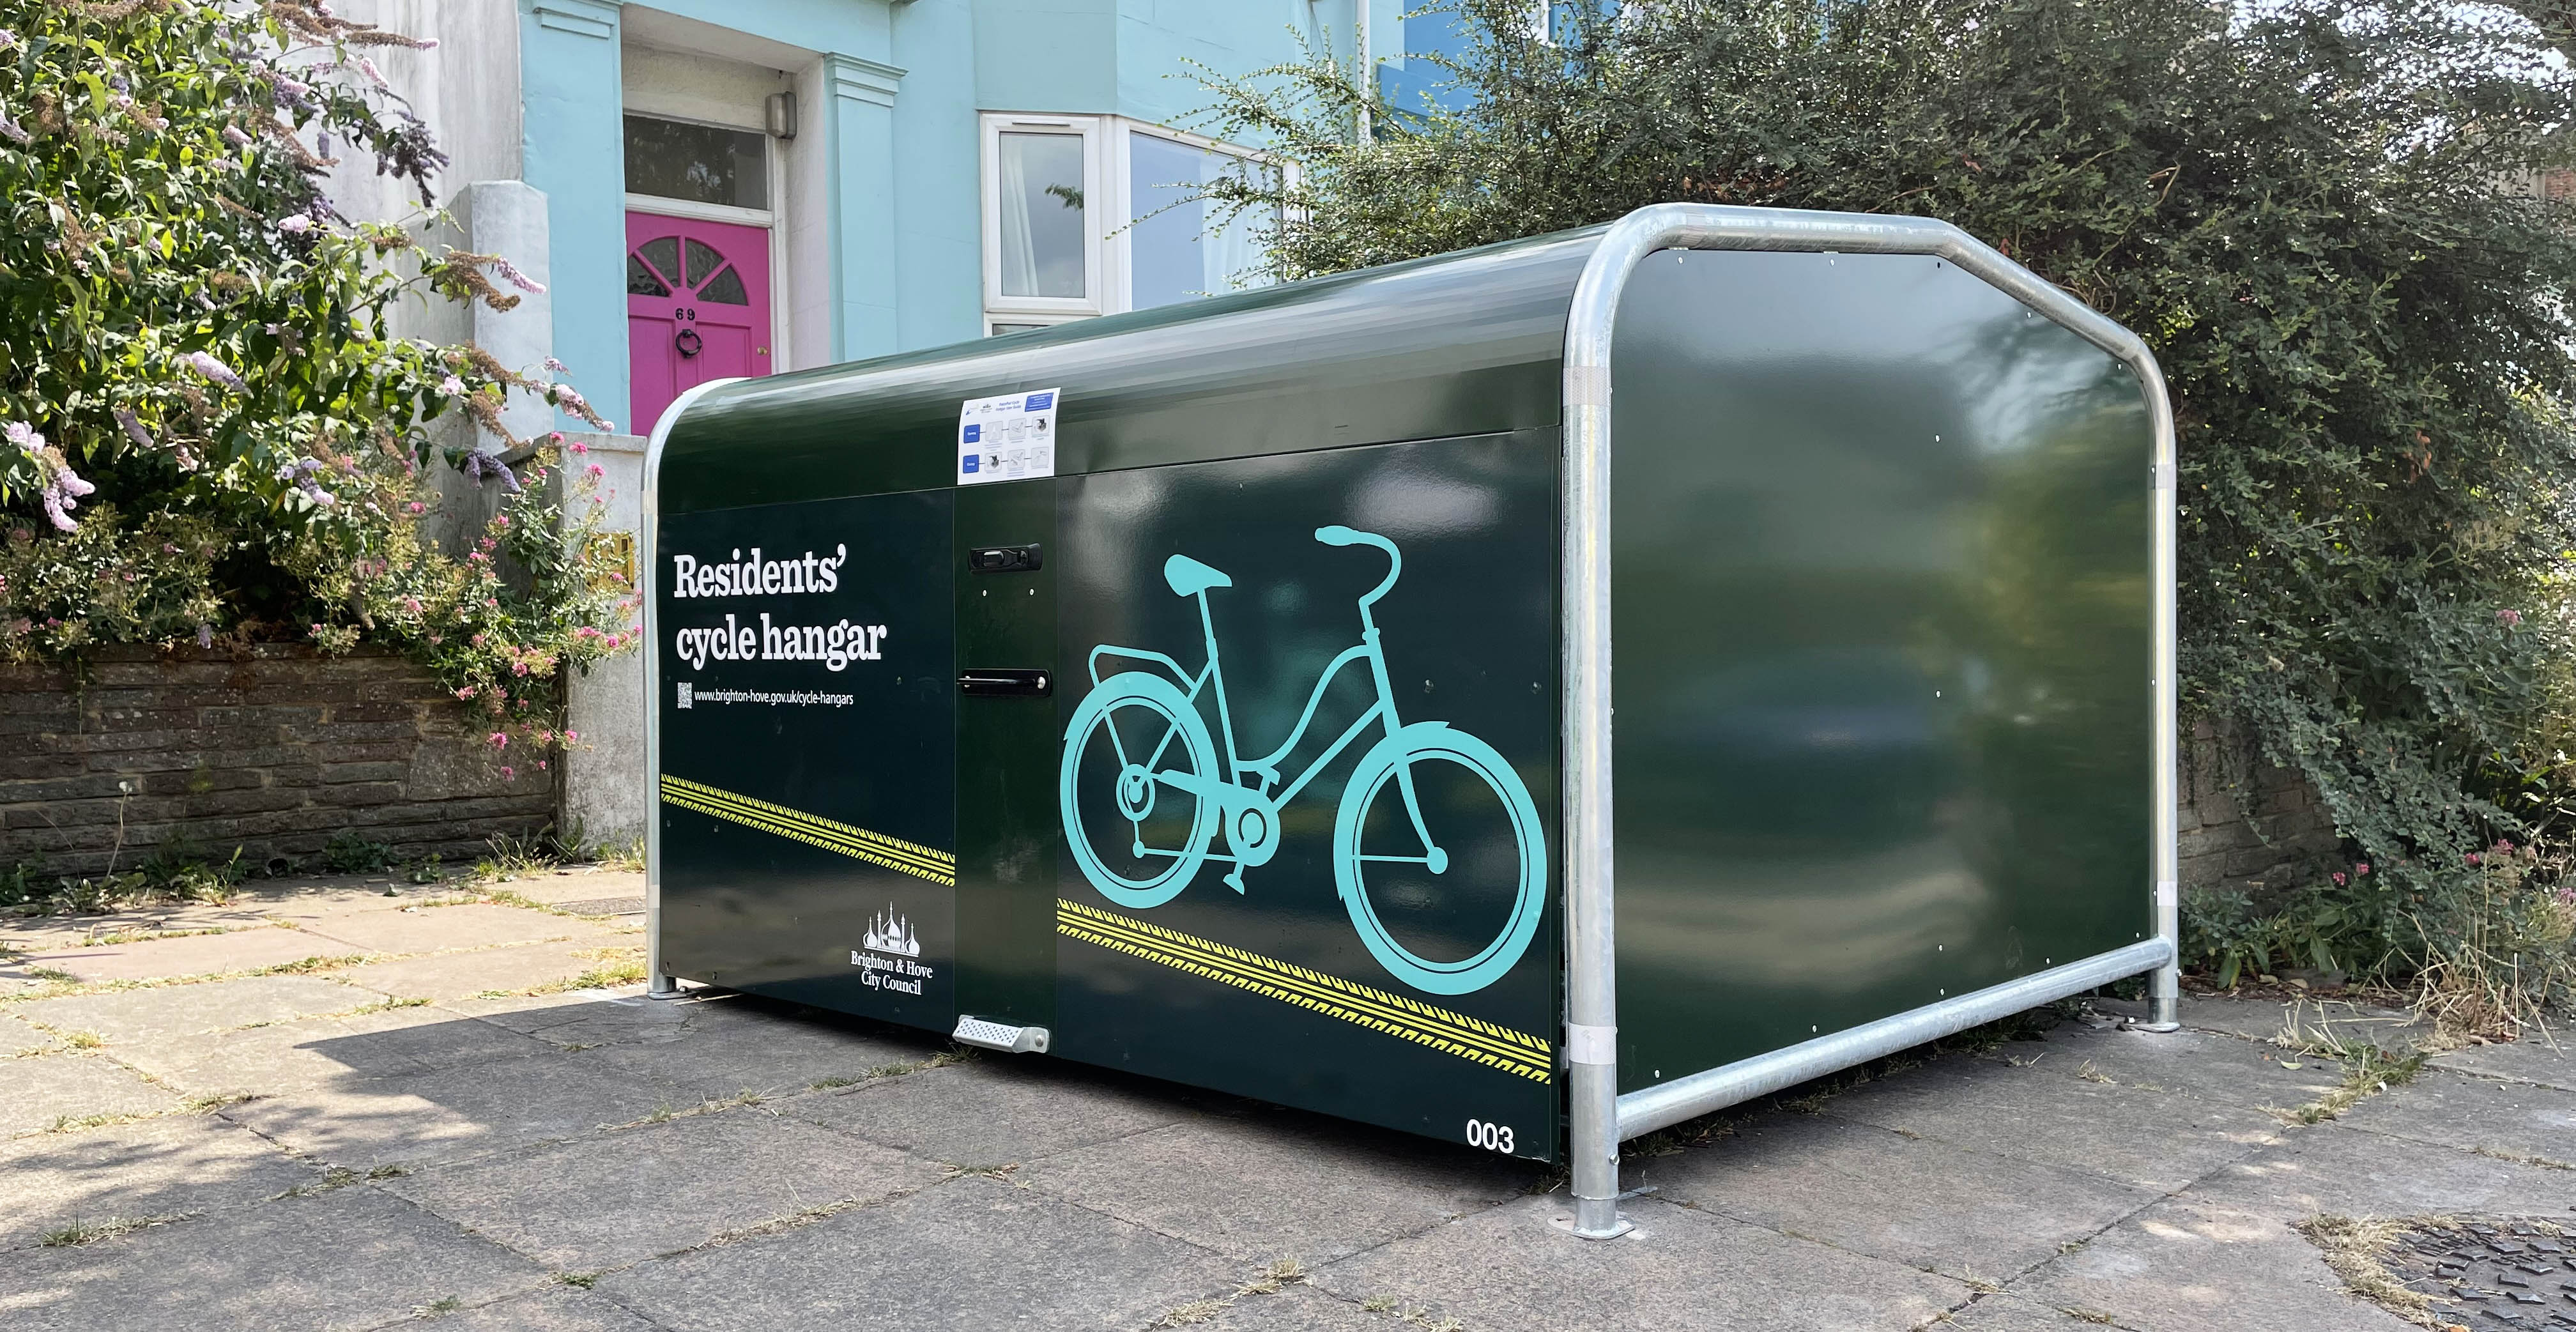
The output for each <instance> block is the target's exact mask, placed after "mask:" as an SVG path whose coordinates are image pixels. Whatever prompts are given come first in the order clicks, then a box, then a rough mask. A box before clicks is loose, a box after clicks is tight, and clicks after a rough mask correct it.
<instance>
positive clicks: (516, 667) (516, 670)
mask: <svg viewBox="0 0 2576 1332" xmlns="http://www.w3.org/2000/svg"><path fill="white" fill-rule="evenodd" d="M527 673H528V663H526V662H524V661H514V662H511V663H510V674H512V675H525V674H527Z"/></svg>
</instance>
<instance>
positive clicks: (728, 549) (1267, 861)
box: [643, 204, 2175, 1237]
mask: <svg viewBox="0 0 2576 1332" xmlns="http://www.w3.org/2000/svg"><path fill="white" fill-rule="evenodd" d="M1614 348H1615V354H1614ZM1614 404H1615V412H1614ZM1614 423H1615V426H1614ZM1614 458H1615V463H1616V466H1615V468H1614V466H1613V462H1614ZM646 485H647V492H648V493H647V497H646V501H645V510H646V513H647V515H648V516H647V522H646V533H645V542H644V560H643V565H644V567H645V569H646V570H648V574H647V577H648V580H649V586H648V593H649V595H648V596H647V598H646V614H647V618H648V625H647V630H648V641H649V642H650V643H652V644H653V645H654V646H653V650H652V656H651V661H650V665H649V667H648V673H649V679H650V684H649V688H650V690H651V694H650V696H649V697H650V699H651V706H650V707H649V708H648V710H647V713H648V732H649V736H650V741H649V746H648V748H649V751H650V757H651V764H652V777H651V780H652V781H653V782H654V784H655V786H656V787H657V788H658V791H659V805H658V814H657V817H656V818H655V819H654V820H653V821H652V824H651V835H650V839H649V863H650V875H649V888H648V899H647V900H648V910H649V925H650V931H651V959H650V969H651V977H652V979H651V991H652V993H653V994H655V995H657V996H662V997H669V996H673V995H676V994H679V993H681V992H682V985H681V982H682V981H683V980H686V981H691V982H696V983H699V984H703V985H710V986H717V987H723V988H727V989H734V990H740V991H746V992H751V993H756V994H762V995H769V996H775V997H778V998H782V999H787V1000H793V1001H797V1002H801V1003H805V1004H810V1005H813V1006H816V1007H819V1008H824V1009H829V1010H834V1011H838V1012H844V1013H851V1014H858V1015H864V1016H867V1017H871V1018H876V1019H881V1020H884V1021H888V1022H894V1023H901V1024H907V1025H911V1026H916V1027H922V1028H928V1029H931V1030H935V1031H940V1032H945V1033H950V1034H952V1035H953V1036H954V1037H955V1038H956V1039H957V1040H958V1041H960V1042H963V1043H967V1044H973V1045H978V1046H985V1047H989V1048H993V1049H998V1050H1008V1051H1015V1052H1020V1053H1026V1054H1041V1055H1049V1056H1053V1057H1055V1058H1061V1059H1071V1060H1076V1061H1080V1062H1083V1063H1088V1064H1095V1065H1101V1066H1106V1067H1110V1068H1118V1069H1125V1070H1129V1071H1132V1072H1135V1073H1139V1074H1145V1075H1150V1076H1152V1077H1156V1078H1162V1079H1168V1080H1171V1081H1174V1082H1179V1083H1185V1084H1191V1085H1195V1086H1200V1087H1206V1088H1212V1089H1217V1090H1222V1091H1226V1092H1232V1093H1237V1094H1241V1095H1246V1096H1251V1097H1255V1098H1259V1099H1263V1100H1268V1101H1272V1102H1277V1103H1280V1104H1285V1105H1291V1106H1298V1107H1303V1108H1306V1109H1310V1110H1315V1111H1319V1112H1323V1113H1326V1114H1331V1115H1336V1116H1341V1117H1345V1118H1348V1119H1352V1120H1358V1121H1365V1122H1368V1123H1372V1124H1378V1125H1385V1126H1389V1127H1393V1128H1397V1129H1402V1130H1407V1131H1411V1132H1415V1133H1420V1134H1424V1135H1428V1136H1431V1137H1437V1138H1443V1139H1447V1140H1450V1141H1452V1142H1459V1143H1465V1144H1469V1145H1471V1146H1473V1147H1475V1148H1479V1149H1483V1150H1489V1151H1497V1152H1505V1153H1509V1154H1512V1155H1516V1156H1520V1157H1525V1158H1529V1159H1533V1160H1539V1161H1556V1162H1565V1163H1568V1164H1569V1165H1570V1167H1571V1176H1572V1189H1573V1194H1574V1206H1573V1207H1572V1208H1571V1209H1570V1212H1571V1215H1570V1216H1569V1217H1568V1218H1567V1223H1568V1224H1569V1225H1570V1226H1571V1227H1572V1228H1573V1229H1574V1230H1575V1231H1576V1232H1577V1233H1579V1234H1584V1235H1588V1236H1594V1237H1606V1236H1609V1235H1613V1234H1616V1233H1619V1232H1620V1231H1621V1230H1622V1229H1623V1228H1624V1223H1623V1222H1622V1221H1621V1219H1620V1218H1619V1215H1618V1212H1617V1206H1616V1195H1617V1192H1618V1173H1617V1158H1618V1151H1619V1144H1620V1142H1621V1141H1623V1140H1624V1139H1626V1138H1630V1137H1634V1136H1636V1135H1638V1134H1641V1133H1646V1132H1650V1131H1652V1130H1654V1129H1657V1128H1661V1127H1664V1126H1666V1125H1670V1124H1673V1123H1676V1122H1679V1121H1681V1120H1684V1119H1687V1118H1690V1117H1692V1116H1695V1115H1699V1114H1703V1113H1706V1112H1708V1111H1711V1110H1716V1109H1720V1108H1723V1107H1725V1106H1728V1105H1731V1104H1735V1103H1737V1102H1740V1101H1743V1100H1746V1099H1749V1098H1751V1097H1755V1096H1759V1095H1762V1094H1765V1093H1767V1092H1770V1091H1774V1090H1778V1089H1780V1088H1783V1087H1787V1086H1790V1085H1794V1084H1795V1083H1798V1082H1800V1081H1803V1080H1805V1079H1808V1078H1812V1077H1816V1076H1819V1075H1821V1074H1824V1073H1828V1072H1831V1071H1833V1070H1836V1069H1840V1068H1845V1067H1849V1066H1851V1065H1853V1064H1857V1063H1860V1062H1862V1061H1864V1060H1867V1059H1871V1058H1875V1057H1877V1056H1879V1055H1882V1054H1886V1053H1889V1052H1891V1051H1894V1050H1898V1049H1902V1048H1905V1047H1907V1046H1911V1045H1915V1044H1919V1043H1921V1042H1923V1041H1926V1040H1930V1039H1933V1038H1935V1037H1938V1036H1941V1035H1944V1034H1947V1033H1949V1032H1953V1031H1957V1030H1960V1029H1963V1028H1965V1027H1968V1026H1971V1025H1974V1024H1976V1023H1978V1022H1982V1021H1987V1020H1991V1019H1993V1018H1996V1017H2000V1016H2003V1015H2006V1014H2009V1013H2012V1012H2015V1011H2018V1010H2020V1009H2023V1008H2027V1007H2030V1006H2033V1005H2036V1004H2039V1003H2043V1002H2046V1001H2048V1000H2050V999H2053V998H2058V997H2061V996H2064V995H2068V994H2074V993H2079V992H2082V991H2085V990H2089V989H2092V988H2094V987H2097V986H2100V985H2103V984H2105V983H2107V982H2110V981H2112V980H2115V979H2119V978H2122V977H2127V976H2132V975H2137V974H2141V973H2151V974H2152V979H2151V981H2150V983H2149V985H2150V994H2151V997H2152V1000H2153V1003H2152V1011H2151V1019H2152V1020H2151V1021H2149V1022H2147V1023H2144V1024H2142V1025H2145V1026H2148V1027H2150V1028H2152V1029H2164V1030H2170V1029H2171V1024H2172V1022H2173V1019H2174V1003H2175V973H2174V970H2173V963H2174V958H2175V943H2174V931H2175V923H2174V879H2175V860H2174V855H2175V849H2174V795H2175V793H2174V786H2173V780H2174V779H2173V773H2174V749H2173V746H2174V684H2173V680H2174V675H2173V651H2174V648H2173V556H2172V549H2173V524H2174V494H2173V489H2172V487H2173V431H2172V417H2171V411H2170V407H2169V406H2168V403H2167V400H2166V397H2165V391H2164V386H2163V382H2162V378H2161V375H2160V373H2159V372H2158V370H2157V368H2156V365H2155V362H2154V360H2153V358H2152V357H2151V356H2150V355H2149V353H2148V352H2147V350H2146V348H2145V347H2144V345H2143V344H2142V343H2140V342H2139V341H2138V339H2137V338H2136V337H2134V336H2133V335H2131V334H2129V333H2128V332H2126V331H2124V330H2122V329H2121V328H2119V327H2118V326H2117V325H2115V324H2113V323H2112V322H2111V321H2109V320H2108V319H2105V318H2104V317H2102V316H2101V315H2099V314H2097V313H2095V312H2094V311H2092V310H2091V309H2089V308H2087V307H2085V306H2084V305H2083V304H2081V303H2080V302H2078V301H2076V300H2075V299H2073V298H2072V297H2070V296H2068V295H2067V294H2065V293H2064V292H2062V291H2060V290H2058V289H2057V288H2056V287H2054V286H2052V285H2050V284H2049V283H2047V282H2046V281H2044V280H2042V279H2040V278H2038V277H2037V276H2035V275H2033V274H2031V273H2030V272H2028V271H2026V270H2024V269H2022V268H2021V267H2019V266H2018V265H2016V264H2014V263H2013V262H2012V261H2010V260H2009V259H2007V258H2005V257H2004V256H2003V255H2001V254H1999V253H1997V252H1996V251H1994V250H1992V249H1990V248H1988V247H1986V246H1985V245H1982V244H1980V243H1978V242H1977V241H1975V240H1973V239H1971V238H1970V237H1968V236H1967V235H1965V234H1964V233H1962V232H1960V231H1958V230H1957V229H1956V228H1953V227H1951V226H1949V225H1947V224H1944V223H1939V222H1933V221H1927V220H1922V219H1912V218H1903V217H1882V216H1861V215H1845V214H1831V213H1813V212H1794V211H1785V210H1767V209H1743V208H1728V207H1715V206H1700V205H1685V204H1665V205H1657V206H1654V207H1649V208H1644V209H1640V210H1638V211H1637V212H1634V213H1632V214H1630V215H1628V216H1627V217H1625V218H1622V219H1621V220H1619V221H1618V222H1616V223H1613V224H1610V225H1607V226H1603V227H1595V228H1591V229H1587V230H1583V231H1577V232H1569V233H1564V234H1560V235H1552V236H1543V237H1537V238H1534V239H1529V240H1522V241H1515V242H1510V243H1506V244H1501V245H1494V246H1488V247H1484V248H1481V249H1476V250H1469V251H1463V252H1460V253H1456V254H1449V255H1442V256H1438V257H1435V258H1431V259H1426V260H1420V261H1415V262H1410V263H1403V264H1396V265H1390V266H1387V267H1382V268H1375V269H1369V270H1365V271H1361V272H1356V273H1350V274H1344V275H1339V276H1335V277H1329V278H1321V279H1316V280H1312V281H1307V282H1300V283H1295V284H1290V285H1284V286H1276V287H1269V288H1263V289H1258V290H1252V291H1245V292H1240V293H1235V294H1229V295H1222V296H1217V297H1212V298H1209V299H1206V300H1202V301H1198V302H1195V303H1191V304H1187V305H1182V306H1173V307H1166V308H1162V309H1157V310H1150V311H1144V312H1139V313H1135V314H1129V315H1121V316H1114V317H1110V318H1103V319H1095V320H1088V321H1083V322H1079V323H1073V324H1066V325H1061V326H1058V327H1054V328H1049V329H1043V330H1038V331H1033V332H1024V333H1018V334H1012V335H1009V336H1003V337H995V338H991V339H987V340H984V341H980V342H975V343H970V344H961V345H957V346H952V347H944V348H939V349H936V350H930V351H923V352H916V353H907V354H902V355H897V356H892V357H887V358H883V359H878V360H872V361H865V362H859V363H854V364H849V365H842V366H835V367H831V368H828V369H822V370H815V371H808V372H802V373H796V374H787V375H780V376H777V377H774V378H767V379H759V380H740V381H729V382H722V383H711V384H707V385H703V386H701V387H699V388H697V389H694V390H692V391H690V392H689V393H688V394H687V395H686V396H684V397H683V398H682V399H681V400H680V401H678V402H677V403H675V404H673V406H672V407H671V409H670V410H669V411H668V412H667V413H665V415H664V416H663V418H662V420H661V422H660V423H659V424H658V425H657V426H656V428H655V430H654V432H653V436H652V440H651V443H650V445H649V452H648V454H647V460H646ZM1614 624H1615V625H1616V626H1617V630H1616V633H1615V636H1614V633H1613V625H1614ZM1614 647H1615V653H1614ZM1614 662H1615V666H1616V675H1615V676H1614V675H1613V665H1614ZM1614 711H1615V714H1616V721H1617V728H1616V731H1615V733H1614V731H1613V727H1612V721H1613V715H1614ZM1614 791H1615V792H1616V794H1617V804H1616V816H1615V819H1614V814H1613V809H1614V806H1613V793H1614ZM1614 865H1615V867H1616V870H1615V874H1614Z"/></svg>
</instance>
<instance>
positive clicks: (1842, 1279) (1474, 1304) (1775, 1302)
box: [1314, 1194, 1969, 1332]
mask: <svg viewBox="0 0 2576 1332" xmlns="http://www.w3.org/2000/svg"><path fill="white" fill-rule="evenodd" d="M1569 1206H1570V1205H1569V1204H1568V1202H1567V1200H1566V1199H1565V1197H1564V1195H1562V1194H1557V1195H1554V1196H1551V1197H1545V1198H1524V1199H1519V1200H1516V1201H1513V1202H1511V1203H1507V1204H1505V1205H1503V1206H1500V1207H1494V1208H1489V1209H1487V1210H1485V1211H1483V1212H1480V1213H1478V1214H1476V1215H1475V1216H1472V1217H1469V1218H1467V1219H1466V1220H1463V1221H1460V1222H1458V1223H1456V1224H1454V1225H1446V1226H1440V1227H1438V1228H1436V1229H1433V1230H1430V1231H1427V1232H1425V1233H1423V1234H1421V1235H1416V1236H1414V1237H1412V1238H1409V1239H1403V1240H1398V1241H1396V1242H1394V1243H1392V1244H1386V1245H1382V1246H1380V1247H1378V1248H1375V1249H1371V1250H1369V1251H1368V1252H1366V1253H1363V1254H1360V1255H1358V1256H1356V1257H1353V1258H1350V1259H1346V1260H1344V1261H1342V1262H1338V1263H1334V1264H1332V1265H1331V1266H1329V1267H1325V1268H1322V1269H1319V1270H1318V1271H1317V1272H1316V1273H1315V1275H1314V1281H1315V1284H1316V1285H1318V1286H1320V1287H1322V1288H1323V1289H1324V1290H1326V1291H1328V1292H1330V1293H1332V1294H1335V1295H1339V1296H1342V1297H1344V1298H1346V1299H1351V1300H1366V1299H1369V1298H1371V1297H1386V1298H1390V1299H1393V1300H1395V1301H1396V1302H1397V1304H1398V1305H1399V1307H1400V1308H1403V1309H1421V1310H1424V1311H1426V1317H1428V1318H1430V1319H1433V1320H1437V1319H1439V1318H1456V1319H1459V1320H1461V1321H1462V1322H1464V1323H1465V1324H1466V1325H1467V1326H1468V1327H1471V1328H1479V1329H1484V1328H1547V1329H1550V1332H1588V1330H1590V1329H1602V1330H1603V1332H1611V1330H1613V1329H1615V1330H1616V1332H1631V1330H1632V1329H1636V1328H1658V1329H1663V1328H1672V1329H1708V1330H1709V1332H1742V1329H1747V1328H1760V1329H1762V1330H1763V1332H1805V1330H1806V1329H1834V1330H1835V1332H1857V1330H1859V1329H1890V1330H1891V1332H1893V1330H1894V1329H1908V1328H1915V1327H1920V1326H1922V1325H1923V1324H1924V1323H1926V1322H1928V1321H1929V1320H1931V1319H1932V1318H1934V1317H1935V1316H1937V1315H1939V1314H1940V1313H1941V1312H1942V1311H1943V1310H1945V1309H1949V1308H1951V1307H1953V1306H1955V1305H1957V1304H1959V1303H1961V1302H1962V1301H1964V1300H1965V1299H1966V1298H1967V1296H1968V1293H1969V1292H1968V1289H1967V1287H1965V1286H1963V1285H1961V1284H1960V1283H1958V1282H1955V1281H1951V1280H1949V1279H1947V1278H1944V1277H1940V1276H1935V1275H1933V1274H1931V1273H1928V1272H1919V1271H1916V1270H1915V1269H1913V1268H1910V1267H1906V1266H1903V1265H1902V1264H1898V1263H1891V1262H1883V1261H1880V1260H1878V1259H1874V1258H1868V1257H1863V1256H1861V1255H1859V1254H1854V1253H1849V1252H1845V1251H1843V1250H1840V1249H1836V1248H1831V1247H1828V1246H1826V1245H1822V1244H1817V1243H1813V1242H1810V1241H1807V1240H1803V1239H1797V1238H1793V1237H1791V1236H1788V1235H1783V1234H1780V1233H1779V1232H1777V1231H1773V1230H1766V1229H1764V1228H1762V1227H1760V1226H1753V1225H1746V1224H1744V1223H1742V1222H1738V1221H1733V1220H1729V1219H1728V1218H1726V1217H1722V1216H1717V1215H1714V1214H1712V1213H1708V1212H1702V1211H1694V1210H1691V1209H1688V1208H1683V1207H1676V1206H1673V1205H1671V1204H1669V1203H1661V1202H1655V1201H1652V1200H1649V1199H1638V1200H1633V1201H1631V1202H1629V1203H1627V1204H1626V1205H1625V1207H1624V1210H1625V1211H1626V1213H1627V1215H1628V1217H1629V1219H1630V1220H1632V1221H1634V1222H1635V1223H1636V1226H1637V1228H1636V1229H1635V1230H1633V1231H1631V1232H1629V1233H1628V1234H1627V1235H1625V1236H1623V1237H1621V1238H1619V1239H1615V1240H1585V1239H1577V1238H1575V1237H1574V1235H1573V1234H1572V1233H1571V1232H1570V1231H1567V1230H1563V1229H1560V1228H1558V1227H1557V1226H1556V1225H1555V1224H1553V1222H1554V1219H1555V1218H1557V1217H1560V1216H1564V1215H1567V1214H1568V1212H1569ZM1385 1326H1387V1327H1388V1328H1389V1329H1390V1332H1395V1330H1397V1329H1402V1328H1405V1327H1407V1324H1405V1323H1399V1322H1395V1321H1392V1320H1390V1321H1388V1322H1387V1323H1386V1324H1385Z"/></svg>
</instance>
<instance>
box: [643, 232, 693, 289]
mask: <svg viewBox="0 0 2576 1332" xmlns="http://www.w3.org/2000/svg"><path fill="white" fill-rule="evenodd" d="M638 253H640V254H642V255H643V256H644V262H646V263H648V264H651V265H652V266H653V271H654V272H656V273H659V274H661V275H662V278H663V280H664V281H667V282H673V283H678V284H679V285H681V286H684V287H685V286H687V285H688V283H686V282H683V281H681V278H680V238H679V237H677V236H656V237H654V238H653V239H651V240H648V241H646V242H644V248H643V249H642V250H641V251H639V252H638Z"/></svg>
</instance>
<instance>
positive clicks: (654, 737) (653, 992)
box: [635, 376, 740, 999]
mask: <svg viewBox="0 0 2576 1332" xmlns="http://www.w3.org/2000/svg"><path fill="white" fill-rule="evenodd" d="M739 379H740V377H739V376H736V377H734V378H730V379H710V380H708V381H707V382H705V383H703V384H698V385H694V386H692V387H690V388H688V389H685V390H683V391H682V392H681V394H680V396H679V397H676V398H673V399H672V400H671V405H670V406H668V407H665V408H663V409H662V419H661V420H659V421H656V422H654V423H653V435H652V438H651V439H649V440H647V441H646V442H645V445H644V496H643V504H644V521H643V522H641V523H639V524H637V526H638V527H640V528H642V529H643V530H642V533H641V539H640V540H638V541H637V542H636V544H637V545H638V546H640V547H641V548H642V553H641V554H640V555H639V556H638V557H637V559H636V567H637V570H638V573H639V576H638V577H637V578H636V580H635V589H636V591H638V592H640V593H642V594H643V598H644V811H645V812H644V975H645V977H646V982H645V987H644V993H645V996H646V997H647V998H652V999H677V998H679V997H680V996H681V995H682V994H683V993H685V991H683V990H681V989H680V978H679V977H677V976H674V975H672V974H671V973H669V972H668V971H665V970H663V968H662V629H661V625H660V623H659V617H658V615H657V614H656V610H657V608H658V606H659V604H660V602H661V597H660V595H659V592H660V589H661V584H662V580H661V573H660V569H661V562H660V559H659V552H660V549H661V544H662V449H663V446H664V445H667V444H669V443H670V442H671V427H672V426H673V425H674V424H676V423H677V422H678V421H679V419H680V414H681V413H682V412H685V411H687V410H688V409H689V404H690V403H693V402H695V401H697V400H698V398H699V396H700V395H702V394H704V393H706V392H707V391H708V390H710V389H714V388H718V387H721V386H723V385H726V384H732V383H736V382H739Z"/></svg>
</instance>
